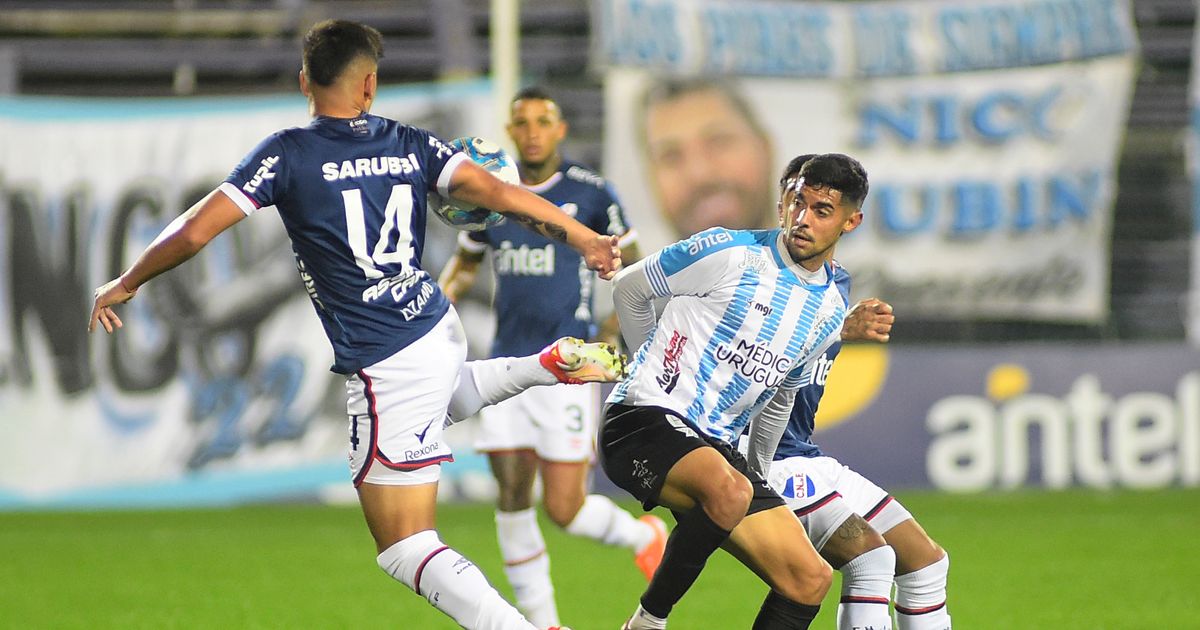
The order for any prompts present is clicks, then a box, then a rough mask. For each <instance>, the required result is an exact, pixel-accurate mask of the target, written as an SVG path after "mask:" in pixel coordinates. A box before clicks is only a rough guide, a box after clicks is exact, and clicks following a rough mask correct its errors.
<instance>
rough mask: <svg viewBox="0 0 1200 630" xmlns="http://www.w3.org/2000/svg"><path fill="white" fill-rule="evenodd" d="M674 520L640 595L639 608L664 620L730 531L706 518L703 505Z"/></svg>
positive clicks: (677, 516)
mask: <svg viewBox="0 0 1200 630" xmlns="http://www.w3.org/2000/svg"><path fill="white" fill-rule="evenodd" d="M675 517H676V519H677V521H678V524H676V526H675V528H674V529H672V530H671V535H670V536H668V537H667V549H666V552H665V553H663V559H662V564H660V565H658V571H657V572H655V574H654V579H653V580H651V581H650V585H649V586H647V587H646V592H645V593H643V594H642V608H645V609H646V612H648V613H650V614H652V615H654V616H656V617H662V618H663V619H666V618H667V615H669V614H670V613H671V608H672V607H674V606H675V604H676V603H677V602H678V601H679V600H680V599H681V598H682V597H683V594H684V593H686V592H687V590H688V589H689V588H691V587H692V584H693V583H694V582H695V581H696V578H698V577H700V571H701V570H703V569H704V564H705V563H706V562H708V557H709V556H711V555H713V552H715V551H716V550H717V548H718V547H720V546H721V543H723V542H725V539H726V538H729V532H728V531H726V530H724V529H721V527H720V526H719V525H717V524H716V523H714V522H713V521H712V519H710V518H708V514H706V513H705V512H704V506H702V505H699V504H697V505H696V507H695V508H693V509H692V510H691V511H689V512H687V513H685V514H680V513H678V512H677V513H676V514H675Z"/></svg>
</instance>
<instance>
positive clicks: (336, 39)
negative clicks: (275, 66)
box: [303, 20, 383, 87]
mask: <svg viewBox="0 0 1200 630" xmlns="http://www.w3.org/2000/svg"><path fill="white" fill-rule="evenodd" d="M359 57H366V58H368V59H370V60H371V61H379V58H380V57H383V36H382V35H380V34H379V31H377V30H375V29H373V28H371V27H370V26H367V25H366V24H359V23H358V22H351V21H349V20H325V21H324V22H320V23H318V24H314V25H313V27H312V28H310V29H308V33H305V35H304V56H303V58H304V74H305V76H307V77H308V80H309V82H311V83H314V84H316V85H319V86H322V87H328V86H330V85H333V83H334V82H335V81H337V79H338V77H339V76H341V74H342V72H344V71H345V70H346V66H348V65H350V62H352V61H354V60H355V59H357V58H359Z"/></svg>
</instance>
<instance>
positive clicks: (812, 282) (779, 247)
mask: <svg viewBox="0 0 1200 630" xmlns="http://www.w3.org/2000/svg"><path fill="white" fill-rule="evenodd" d="M772 231H773V232H775V238H773V239H771V241H770V242H771V254H772V255H774V256H775V263H776V264H777V265H779V269H780V270H781V271H782V272H783V274H784V275H785V276H787V277H789V278H791V279H792V280H793V281H794V282H795V283H796V284H799V285H801V286H828V285H829V284H831V283H832V282H833V266H832V265H831V264H830V263H829V261H826V262H825V263H823V264H822V265H821V270H820V271H815V272H814V271H809V270H807V269H805V268H804V267H801V266H800V263H798V262H796V261H794V260H792V257H791V256H790V255H788V253H787V245H786V244H785V243H784V240H783V239H784V233H783V229H782V228H775V229H774V230H772Z"/></svg>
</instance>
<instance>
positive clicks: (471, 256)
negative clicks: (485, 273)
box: [438, 246, 483, 303]
mask: <svg viewBox="0 0 1200 630" xmlns="http://www.w3.org/2000/svg"><path fill="white" fill-rule="evenodd" d="M481 261H483V253H482V252H480V253H475V252H472V251H468V250H466V249H464V248H463V247H461V246H460V247H459V248H458V250H457V251H455V252H454V256H451V257H450V261H449V262H447V263H446V266H445V267H444V268H443V269H442V274H441V275H440V276H438V286H440V287H441V288H442V293H445V294H446V298H447V299H449V300H450V301H451V302H455V303H456V302H458V298H460V297H462V295H463V294H464V293H466V292H467V290H468V289H470V288H471V285H473V284H475V276H476V275H477V273H478V272H479V263H480V262H481Z"/></svg>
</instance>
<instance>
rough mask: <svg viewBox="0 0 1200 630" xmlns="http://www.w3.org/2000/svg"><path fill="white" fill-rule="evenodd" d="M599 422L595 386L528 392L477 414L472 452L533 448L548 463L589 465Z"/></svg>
mask: <svg viewBox="0 0 1200 630" xmlns="http://www.w3.org/2000/svg"><path fill="white" fill-rule="evenodd" d="M599 421H600V384H599V383H584V384H583V385H544V386H538V387H531V388H529V389H527V390H525V391H523V392H521V393H520V394H517V395H516V396H513V397H512V398H509V399H508V400H505V401H503V402H500V403H497V404H495V405H492V406H491V407H484V408H483V409H482V410H480V412H479V432H478V433H477V434H476V436H475V449H476V450H478V451H484V452H488V451H511V450H517V449H533V450H534V451H536V452H537V454H538V457H540V458H542V459H544V460H548V461H552V462H582V461H590V460H591V459H592V457H593V456H594V454H595V440H596V428H597V426H598V423H599Z"/></svg>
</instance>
